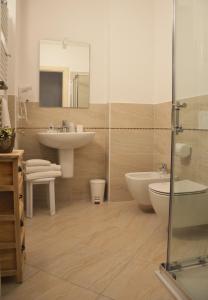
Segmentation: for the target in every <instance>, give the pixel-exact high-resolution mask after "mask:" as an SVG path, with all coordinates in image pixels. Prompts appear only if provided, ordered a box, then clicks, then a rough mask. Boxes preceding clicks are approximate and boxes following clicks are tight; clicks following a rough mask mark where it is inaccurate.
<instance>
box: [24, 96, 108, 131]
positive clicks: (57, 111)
mask: <svg viewBox="0 0 208 300" xmlns="http://www.w3.org/2000/svg"><path fill="white" fill-rule="evenodd" d="M27 108H28V121H22V122H21V123H19V126H20V127H26V128H48V127H49V125H50V124H51V123H52V124H53V125H54V126H56V127H61V124H62V120H69V121H71V122H74V123H75V124H83V125H84V126H85V127H106V118H107V105H106V104H91V105H90V107H89V108H88V109H71V108H45V107H40V106H39V103H36V102H29V103H28V104H27Z"/></svg>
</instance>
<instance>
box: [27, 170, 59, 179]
mask: <svg viewBox="0 0 208 300" xmlns="http://www.w3.org/2000/svg"><path fill="white" fill-rule="evenodd" d="M60 176H61V171H48V172H36V173H31V174H26V175H25V179H26V180H34V179H41V178H54V177H60Z"/></svg>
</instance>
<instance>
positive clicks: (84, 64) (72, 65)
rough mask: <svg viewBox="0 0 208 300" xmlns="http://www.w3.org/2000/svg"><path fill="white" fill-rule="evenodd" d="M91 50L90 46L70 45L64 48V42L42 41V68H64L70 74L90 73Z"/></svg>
mask: <svg viewBox="0 0 208 300" xmlns="http://www.w3.org/2000/svg"><path fill="white" fill-rule="evenodd" d="M89 57H90V48H89V46H88V45H82V46H81V45H77V44H72V45H68V46H67V47H66V48H64V47H63V42H57V41H55V42H54V41H45V40H44V41H41V43H40V66H42V67H46V66H48V67H64V68H68V69H69V71H70V72H85V73H88V72H89V69H90V66H89Z"/></svg>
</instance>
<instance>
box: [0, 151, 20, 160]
mask: <svg viewBox="0 0 208 300" xmlns="http://www.w3.org/2000/svg"><path fill="white" fill-rule="evenodd" d="M23 153H24V150H13V151H12V152H11V153H0V159H1V158H18V157H20V156H22V155H23Z"/></svg>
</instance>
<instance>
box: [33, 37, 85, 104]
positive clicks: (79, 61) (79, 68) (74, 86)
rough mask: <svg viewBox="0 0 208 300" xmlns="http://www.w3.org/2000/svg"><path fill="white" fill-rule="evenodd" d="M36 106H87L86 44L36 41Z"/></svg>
mask: <svg viewBox="0 0 208 300" xmlns="http://www.w3.org/2000/svg"><path fill="white" fill-rule="evenodd" d="M39 85H40V86H39V97H40V106H44V107H72V108H87V107H88V106H89V95H90V46H89V44H86V43H77V42H71V41H69V40H68V39H64V40H63V41H50V40H41V41H40V71H39Z"/></svg>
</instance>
